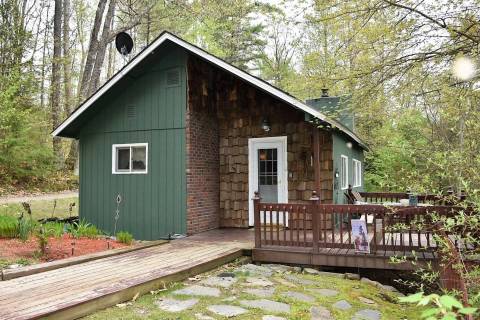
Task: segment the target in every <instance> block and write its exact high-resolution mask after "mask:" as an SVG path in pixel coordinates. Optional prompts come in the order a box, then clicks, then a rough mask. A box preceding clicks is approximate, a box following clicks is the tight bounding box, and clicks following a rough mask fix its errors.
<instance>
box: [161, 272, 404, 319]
mask: <svg viewBox="0 0 480 320" xmlns="http://www.w3.org/2000/svg"><path fill="white" fill-rule="evenodd" d="M340 278H343V279H349V280H348V281H352V286H351V288H349V290H352V289H354V290H353V291H355V290H359V289H360V288H361V285H360V283H364V284H368V285H371V286H374V287H375V288H376V289H375V290H378V288H381V289H382V290H384V291H386V292H388V294H391V293H392V292H396V289H395V288H393V287H387V286H383V285H381V284H380V283H378V282H376V281H371V280H369V279H365V278H362V281H361V282H360V281H359V280H360V277H358V276H356V275H354V274H345V275H344V274H335V273H329V272H321V271H317V270H315V269H305V270H304V271H303V272H301V270H299V268H294V267H289V266H283V265H273V264H271V265H262V266H257V265H253V264H246V265H243V266H240V267H237V268H236V269H235V270H233V272H223V273H218V274H216V275H210V276H208V277H206V278H202V277H195V278H192V280H195V281H196V283H192V284H190V285H188V286H186V287H184V288H181V289H178V290H175V291H173V292H172V293H171V294H170V295H171V296H167V297H164V298H163V299H159V300H158V301H156V303H155V304H156V305H157V306H158V308H160V309H161V310H164V311H168V312H171V313H178V312H182V311H185V310H191V309H192V308H195V311H196V313H195V314H194V315H195V318H196V319H198V320H211V319H219V318H218V317H220V318H235V317H240V318H241V319H260V318H259V316H260V317H261V319H262V320H284V319H289V316H290V315H292V316H293V314H294V313H293V312H294V310H295V308H299V307H300V308H303V309H302V310H305V311H302V312H303V314H305V312H307V314H308V319H309V320H335V319H337V316H338V315H341V318H342V319H351V320H380V319H382V312H381V311H380V310H378V309H377V307H378V303H377V302H376V301H375V299H379V297H381V296H382V294H387V293H386V292H382V293H381V294H377V295H376V296H374V295H373V294H372V295H369V294H365V292H363V293H362V295H365V296H360V295H359V294H358V293H356V294H354V295H352V296H350V295H348V294H347V292H345V291H348V290H345V288H344V289H342V288H337V287H336V286H333V285H332V287H331V288H329V287H328V286H327V283H328V282H329V281H333V283H334V281H340V280H332V279H340ZM342 281H343V280H342ZM383 287H384V288H383ZM355 288H356V289H355ZM355 292H356V291H355ZM367 293H368V292H367ZM367 296H368V298H367ZM202 299H208V300H207V301H208V303H206V304H203V307H202V309H201V310H200V309H199V307H198V306H199V305H201V301H202ZM215 299H216V300H215ZM211 301H215V302H211ZM362 306H363V307H362ZM259 313H260V314H259ZM245 316H247V318H245ZM302 319H303V318H302Z"/></svg>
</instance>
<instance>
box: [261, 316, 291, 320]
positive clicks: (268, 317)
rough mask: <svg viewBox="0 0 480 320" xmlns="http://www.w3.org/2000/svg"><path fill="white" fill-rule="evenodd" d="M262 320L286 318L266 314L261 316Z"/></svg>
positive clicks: (281, 319)
mask: <svg viewBox="0 0 480 320" xmlns="http://www.w3.org/2000/svg"><path fill="white" fill-rule="evenodd" d="M262 320H287V318H284V317H277V316H270V315H267V316H263V317H262Z"/></svg>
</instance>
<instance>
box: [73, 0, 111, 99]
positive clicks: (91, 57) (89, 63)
mask: <svg viewBox="0 0 480 320" xmlns="http://www.w3.org/2000/svg"><path fill="white" fill-rule="evenodd" d="M106 4H107V0H100V1H99V2H98V6H97V11H96V13H95V20H94V22H93V28H92V33H91V34H90V45H89V46H88V53H87V59H86V61H85V67H84V69H83V74H82V81H81V84H80V94H79V96H80V99H79V101H80V102H81V101H83V100H84V99H85V98H87V96H88V91H89V87H90V85H89V84H90V78H91V75H92V70H93V66H94V63H95V58H96V55H97V51H98V50H97V47H98V32H99V30H100V26H101V25H102V18H103V13H104V12H105V6H106Z"/></svg>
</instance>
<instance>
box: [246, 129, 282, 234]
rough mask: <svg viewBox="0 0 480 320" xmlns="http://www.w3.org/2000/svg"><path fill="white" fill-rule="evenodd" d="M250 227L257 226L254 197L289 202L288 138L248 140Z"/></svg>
mask: <svg viewBox="0 0 480 320" xmlns="http://www.w3.org/2000/svg"><path fill="white" fill-rule="evenodd" d="M248 151H249V155H248V177H249V195H250V196H249V199H250V202H249V225H250V226H253V220H254V218H253V200H252V198H253V196H254V194H255V191H258V192H259V193H260V197H261V198H262V200H261V202H268V203H287V202H288V185H287V183H288V179H287V137H284V136H282V137H268V138H252V139H249V140H248Z"/></svg>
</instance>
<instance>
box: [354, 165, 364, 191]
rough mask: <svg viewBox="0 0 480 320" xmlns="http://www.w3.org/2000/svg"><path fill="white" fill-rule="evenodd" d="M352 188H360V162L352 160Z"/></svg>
mask: <svg viewBox="0 0 480 320" xmlns="http://www.w3.org/2000/svg"><path fill="white" fill-rule="evenodd" d="M353 186H354V187H361V186H362V162H361V161H358V160H357V159H353Z"/></svg>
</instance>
